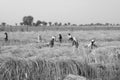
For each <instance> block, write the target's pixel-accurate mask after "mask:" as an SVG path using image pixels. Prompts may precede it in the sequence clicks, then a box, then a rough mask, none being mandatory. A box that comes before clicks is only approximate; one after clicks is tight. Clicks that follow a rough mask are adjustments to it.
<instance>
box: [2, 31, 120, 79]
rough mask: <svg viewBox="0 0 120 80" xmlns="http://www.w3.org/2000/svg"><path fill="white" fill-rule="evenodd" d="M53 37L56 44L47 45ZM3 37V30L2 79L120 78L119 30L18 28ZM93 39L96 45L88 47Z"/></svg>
mask: <svg viewBox="0 0 120 80" xmlns="http://www.w3.org/2000/svg"><path fill="white" fill-rule="evenodd" d="M59 33H60V34H62V36H63V42H62V43H59V41H58V34H59ZM68 33H71V34H72V36H74V37H76V38H77V40H78V42H79V47H78V48H75V47H74V46H72V43H71V42H69V41H68V36H67V34H68ZM38 35H41V38H42V40H41V42H38V39H37V36H38ZM52 36H55V37H56V40H55V45H54V47H52V48H51V47H49V46H45V45H46V44H48V43H49V41H50V40H51V37H52ZM4 37H5V35H4V32H0V80H120V30H57V31H55V30H53V31H52V30H43V31H28V32H27V31H16V32H8V39H9V40H8V41H7V42H5V41H4ZM92 39H94V40H95V41H96V45H97V46H98V47H97V48H94V49H90V48H89V47H86V46H87V45H88V44H89V43H90V41H91V40H92ZM75 76H77V78H75ZM70 77H72V78H73V77H74V79H70ZM78 78H79V79H78Z"/></svg>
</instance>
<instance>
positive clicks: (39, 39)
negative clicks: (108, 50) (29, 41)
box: [38, 35, 42, 43]
mask: <svg viewBox="0 0 120 80" xmlns="http://www.w3.org/2000/svg"><path fill="white" fill-rule="evenodd" d="M40 41H42V37H41V35H38V43H39V42H40Z"/></svg>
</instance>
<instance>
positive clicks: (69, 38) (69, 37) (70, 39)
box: [68, 33, 73, 41]
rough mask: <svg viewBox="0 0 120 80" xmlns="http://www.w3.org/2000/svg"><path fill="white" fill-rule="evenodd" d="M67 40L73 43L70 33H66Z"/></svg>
mask: <svg viewBox="0 0 120 80" xmlns="http://www.w3.org/2000/svg"><path fill="white" fill-rule="evenodd" d="M68 40H69V41H73V37H72V36H71V34H70V33H68Z"/></svg>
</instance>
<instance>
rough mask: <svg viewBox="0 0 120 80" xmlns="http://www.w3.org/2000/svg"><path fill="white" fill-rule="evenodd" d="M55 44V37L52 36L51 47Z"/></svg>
mask: <svg viewBox="0 0 120 80" xmlns="http://www.w3.org/2000/svg"><path fill="white" fill-rule="evenodd" d="M54 42H55V37H54V36H52V39H51V40H50V44H49V45H50V47H53V46H54Z"/></svg>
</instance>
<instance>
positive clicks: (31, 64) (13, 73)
mask: <svg viewBox="0 0 120 80" xmlns="http://www.w3.org/2000/svg"><path fill="white" fill-rule="evenodd" d="M68 74H74V75H81V76H84V77H87V78H95V74H96V73H95V71H94V69H93V68H92V67H91V66H90V65H88V64H87V63H84V62H81V61H77V60H74V59H73V60H72V59H66V60H62V59H59V60H52V59H48V60H46V59H39V58H29V59H23V58H13V57H7V58H4V59H3V60H2V62H1V63H0V79H1V80H63V79H64V78H65V77H66V76H67V75H68Z"/></svg>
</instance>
